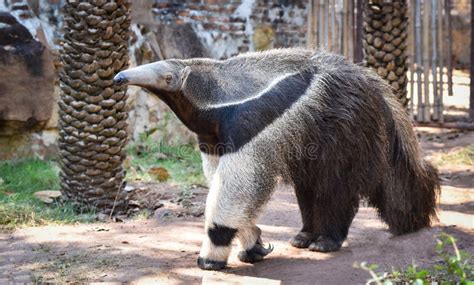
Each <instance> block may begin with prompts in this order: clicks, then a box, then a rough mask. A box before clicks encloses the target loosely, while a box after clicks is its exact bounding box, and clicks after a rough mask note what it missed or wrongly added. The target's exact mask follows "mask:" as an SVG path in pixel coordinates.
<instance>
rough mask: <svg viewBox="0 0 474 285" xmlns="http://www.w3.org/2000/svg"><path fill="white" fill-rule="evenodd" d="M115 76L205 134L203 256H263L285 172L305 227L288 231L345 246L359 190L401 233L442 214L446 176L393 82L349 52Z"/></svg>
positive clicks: (170, 65)
mask: <svg viewBox="0 0 474 285" xmlns="http://www.w3.org/2000/svg"><path fill="white" fill-rule="evenodd" d="M116 82H117V83H124V82H128V83H129V84H134V85H139V86H142V87H144V88H146V89H148V90H150V91H151V92H153V93H155V94H156V95H157V96H158V97H159V98H161V99H162V100H163V101H164V102H165V103H167V104H168V105H169V106H170V107H171V109H172V110H173V111H174V112H175V113H176V114H177V115H178V117H179V118H180V119H181V120H182V121H183V123H184V124H185V125H186V126H188V128H189V129H191V130H192V131H194V132H195V133H196V134H197V136H198V139H199V142H200V148H201V151H202V156H203V166H204V171H205V174H206V176H207V177H208V179H209V182H210V192H209V196H208V200H207V205H206V225H205V227H206V232H207V233H208V236H207V237H206V240H205V241H204V243H203V248H202V250H201V254H200V259H199V266H200V267H201V268H203V269H220V268H222V267H223V266H225V262H226V261H227V258H228V255H229V253H230V244H231V241H232V240H233V239H234V238H237V239H238V240H239V241H240V244H241V246H242V252H241V253H240V254H239V258H240V259H241V260H242V261H245V262H255V261H258V260H261V259H262V258H263V256H265V255H266V254H268V252H269V250H268V249H265V248H264V247H263V246H262V245H261V240H260V230H259V229H258V227H257V226H256V225H255V221H256V219H257V216H258V214H259V213H260V211H261V209H262V207H263V206H264V205H265V204H266V202H267V201H268V200H269V198H270V196H271V194H272V192H273V190H274V188H275V185H276V183H277V181H283V182H284V183H287V184H290V185H292V186H293V187H294V189H295V192H296V196H297V200H298V204H299V207H300V210H301V217H302V221H303V228H302V230H301V232H300V233H299V234H298V235H297V236H296V237H295V238H294V239H293V240H292V241H291V243H292V245H294V246H296V247H309V249H310V250H316V251H332V250H338V249H339V248H340V246H341V244H342V242H343V241H344V239H345V238H346V237H347V233H348V229H349V226H350V224H351V222H352V220H353V218H354V216H355V214H356V212H357V210H358V206H359V200H360V199H361V198H366V199H368V201H369V203H370V205H371V206H373V207H375V208H376V209H377V210H378V213H379V215H380V217H381V218H382V219H383V220H384V221H385V222H386V223H387V224H388V226H389V228H390V231H391V232H392V233H394V234H397V235H398V234H404V233H409V232H413V231H416V230H418V229H420V228H423V227H426V226H429V225H430V221H431V219H432V218H434V217H435V209H436V197H437V193H438V191H439V181H438V175H437V171H436V169H435V168H434V167H433V166H432V165H431V164H430V163H429V162H427V161H426V160H424V159H423V157H422V154H421V151H420V148H419V146H418V142H417V139H416V136H415V133H414V131H413V127H412V124H411V122H410V120H409V118H408V116H407V114H406V112H405V110H404V109H403V108H402V106H401V105H400V104H399V102H398V101H397V100H396V98H395V97H394V95H393V94H392V90H391V89H390V87H389V86H388V85H387V84H386V83H385V82H384V81H383V80H382V79H381V78H379V77H378V76H377V75H376V74H374V73H373V72H372V71H370V70H368V69H366V68H363V67H360V66H357V65H355V64H353V63H351V62H349V61H348V60H346V59H345V58H343V57H342V56H339V55H334V54H329V53H325V52H321V51H312V50H306V49H279V50H271V51H266V52H257V53H247V54H243V55H239V56H236V57H233V58H230V59H228V60H224V61H219V60H211V59H190V60H167V61H161V62H157V63H152V64H149V65H143V66H140V67H137V68H132V69H130V70H126V71H124V72H122V73H120V74H118V75H117V77H116Z"/></svg>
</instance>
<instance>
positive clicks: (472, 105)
mask: <svg viewBox="0 0 474 285" xmlns="http://www.w3.org/2000/svg"><path fill="white" fill-rule="evenodd" d="M473 44H474V3H472V2H471V45H470V48H471V96H470V98H469V115H470V118H471V122H474V48H473V47H472V45H473Z"/></svg>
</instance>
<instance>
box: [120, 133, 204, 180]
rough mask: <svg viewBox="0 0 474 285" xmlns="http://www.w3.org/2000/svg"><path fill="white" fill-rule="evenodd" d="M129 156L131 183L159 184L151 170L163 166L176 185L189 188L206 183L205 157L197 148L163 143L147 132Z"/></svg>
mask: <svg viewBox="0 0 474 285" xmlns="http://www.w3.org/2000/svg"><path fill="white" fill-rule="evenodd" d="M127 154H128V155H129V157H130V160H129V163H128V165H127V166H126V168H127V180H135V181H155V179H154V178H153V176H152V175H150V173H149V170H150V169H151V168H152V167H163V168H164V169H166V170H167V171H168V172H169V175H170V182H172V183H176V184H181V185H185V186H189V185H193V184H194V185H202V184H204V183H205V178H204V175H203V173H202V167H201V156H200V153H199V151H198V150H196V148H195V146H193V145H190V144H185V145H178V146H172V145H168V144H166V143H164V142H163V141H161V142H156V141H154V139H153V138H152V137H151V132H146V133H142V134H141V135H140V138H139V139H138V140H137V141H136V142H134V143H132V144H131V145H130V147H129V149H128V152H127Z"/></svg>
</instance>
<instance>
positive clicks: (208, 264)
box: [197, 257, 227, 270]
mask: <svg viewBox="0 0 474 285" xmlns="http://www.w3.org/2000/svg"><path fill="white" fill-rule="evenodd" d="M197 264H198V266H199V268H201V269H203V270H220V269H224V268H225V267H226V266H227V262H225V261H215V260H210V259H208V258H202V257H198V260H197Z"/></svg>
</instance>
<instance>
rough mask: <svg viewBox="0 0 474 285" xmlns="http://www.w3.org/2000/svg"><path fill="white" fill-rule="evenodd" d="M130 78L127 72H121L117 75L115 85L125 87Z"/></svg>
mask: <svg viewBox="0 0 474 285" xmlns="http://www.w3.org/2000/svg"><path fill="white" fill-rule="evenodd" d="M128 81H129V80H128V78H127V75H126V74H125V72H123V71H122V72H119V73H118V74H117V75H115V77H114V84H116V85H125V84H127V83H128Z"/></svg>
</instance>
